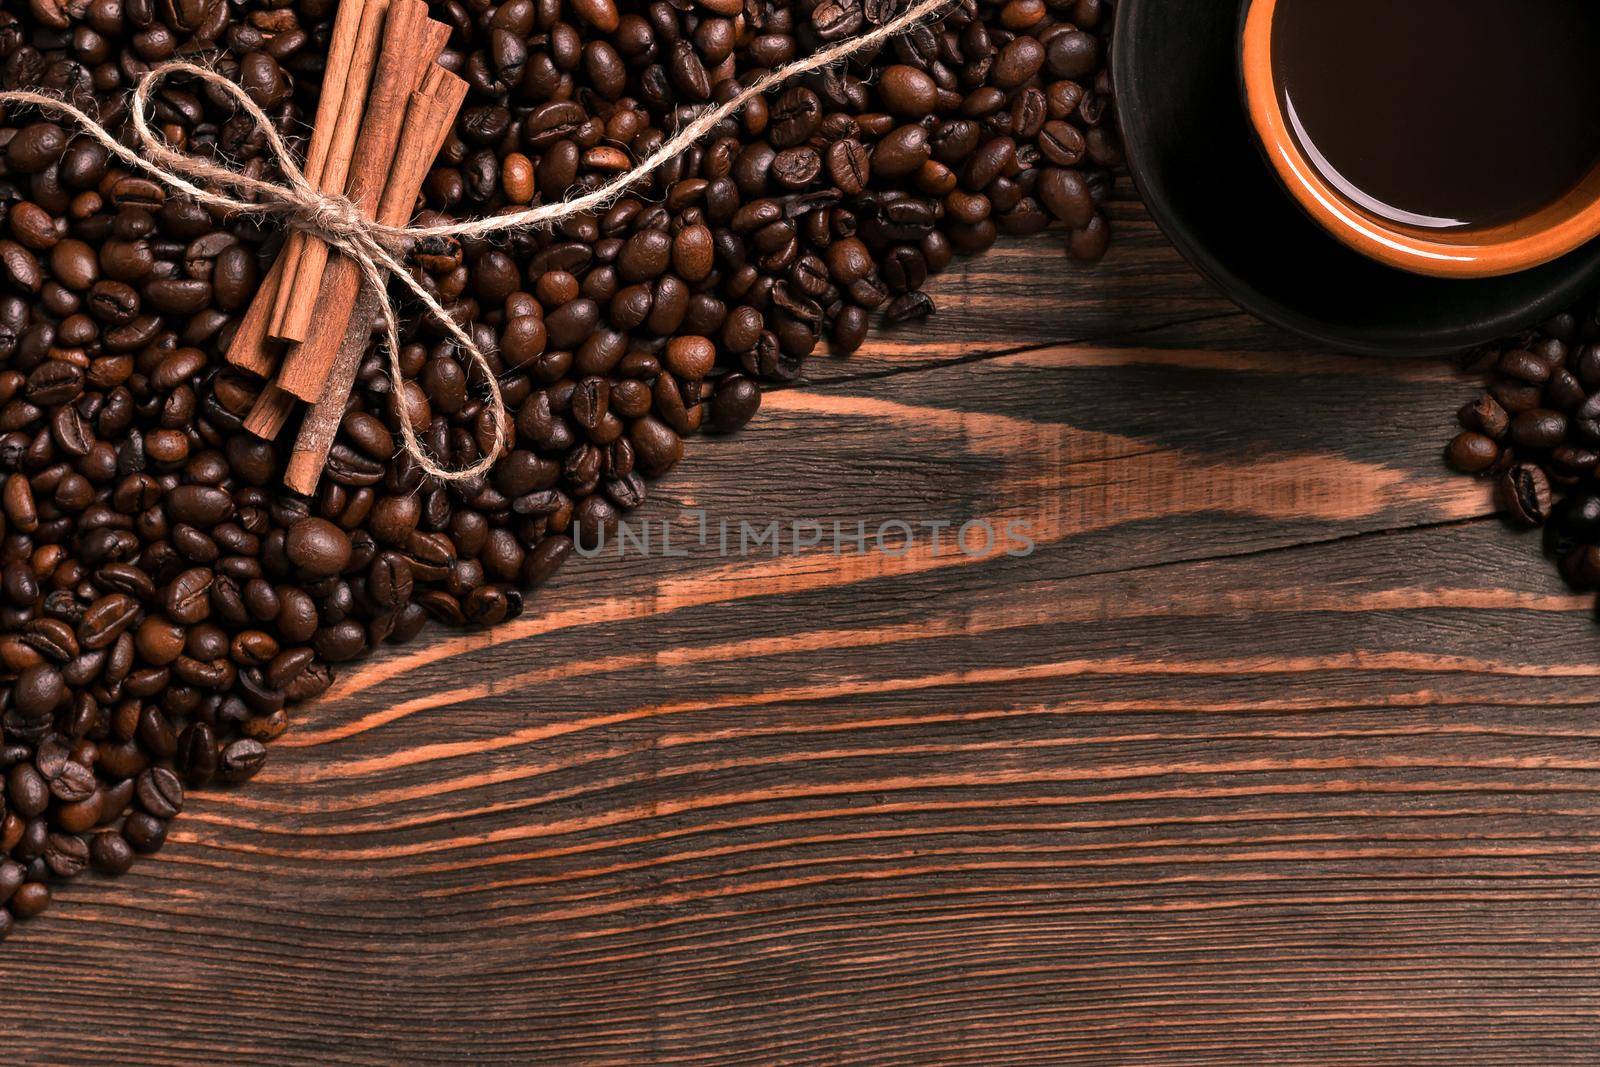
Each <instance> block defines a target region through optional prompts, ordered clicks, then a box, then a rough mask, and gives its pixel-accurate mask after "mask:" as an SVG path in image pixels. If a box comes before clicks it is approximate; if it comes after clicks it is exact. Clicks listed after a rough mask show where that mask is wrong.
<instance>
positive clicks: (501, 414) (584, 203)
mask: <svg viewBox="0 0 1600 1067" xmlns="http://www.w3.org/2000/svg"><path fill="white" fill-rule="evenodd" d="M952 2H953V0H919V2H918V3H915V4H913V5H912V6H911V7H910V8H908V9H907V10H906V11H905V12H903V13H902V14H900V15H898V16H897V17H895V18H894V19H892V20H890V21H889V22H886V23H884V24H883V25H882V26H879V27H877V28H876V29H873V30H871V31H869V32H868V33H865V34H863V35H861V36H860V37H857V38H855V39H853V40H850V41H847V42H845V43H843V44H837V45H834V46H832V47H830V48H825V49H823V50H822V51H820V52H817V53H815V54H813V55H811V56H808V57H806V58H805V59H800V60H796V61H794V62H793V63H788V64H785V65H784V66H782V67H779V68H778V69H776V70H773V71H770V72H768V73H766V74H764V75H762V76H761V77H760V78H757V79H756V80H755V81H754V82H752V83H750V84H749V85H748V86H746V87H744V88H743V89H741V90H739V92H738V93H736V94H735V95H734V96H733V97H731V98H730V99H729V100H727V101H726V102H725V103H722V104H718V105H716V106H714V107H708V108H705V109H703V110H701V111H700V113H699V114H697V115H695V116H694V117H693V118H692V119H690V120H689V121H688V122H687V123H685V124H684V125H683V127H682V128H681V129H680V130H679V131H678V132H677V133H676V134H674V135H673V136H672V137H670V138H668V139H667V140H666V141H664V142H662V144H661V145H660V147H658V148H656V149H655V151H653V152H651V153H650V154H649V155H648V156H646V157H645V158H644V159H643V160H641V161H640V162H639V163H638V164H636V165H635V166H634V167H633V168H632V169H631V170H628V171H626V172H624V173H623V174H621V175H618V176H617V177H616V178H613V179H612V180H611V181H609V182H607V183H606V184H604V185H602V186H600V187H599V188H597V189H594V190H593V191H591V192H587V193H584V194H582V195H580V196H575V197H572V198H570V199H567V200H561V201H558V202H556V203H552V204H541V205H539V206H537V207H531V208H525V209H523V210H520V211H514V212H508V213H505V214H501V215H493V216H490V217H487V218H481V219H475V220H471V221H468V222H458V223H448V224H445V225H439V226H386V225H384V224H382V223H379V222H376V221H374V220H372V219H369V218H367V217H366V216H365V215H363V214H362V213H361V211H360V210H359V209H358V208H357V207H356V205H355V204H354V203H352V202H351V201H350V200H349V199H347V198H346V197H344V196H339V195H330V194H327V193H323V192H321V191H320V190H318V189H317V188H316V186H314V185H313V184H312V183H311V182H310V181H309V180H308V179H307V178H306V176H305V172H304V171H302V170H301V169H300V166H299V164H298V163H296V162H295V159H294V154H293V153H292V152H290V150H289V146H288V145H287V144H286V143H285V142H284V140H283V138H282V137H281V136H280V135H279V133H278V131H277V129H276V128H275V127H274V126H273V123H272V120H271V119H269V118H268V117H267V114H266V112H264V111H262V110H261V108H260V107H259V106H257V104H256V103H255V101H254V100H251V99H250V96H249V94H248V93H246V92H245V91H244V90H243V89H242V88H240V87H239V86H238V85H236V84H235V83H233V82H232V81H230V80H228V79H227V78H225V77H223V76H222V75H221V74H219V73H218V72H216V71H215V70H211V69H209V68H207V67H202V66H198V65H196V64H194V63H186V62H182V61H175V62H168V63H162V64H160V65H159V66H156V67H153V68H151V69H150V70H149V71H147V72H146V73H145V74H144V75H143V76H142V77H141V78H140V79H139V82H138V84H137V85H136V86H135V87H134V91H133V96H132V99H131V102H130V107H129V121H130V122H131V123H132V126H133V131H134V133H135V135H136V136H137V138H138V141H139V145H140V147H141V148H142V150H143V152H144V153H145V154H141V153H140V152H139V151H135V150H134V149H132V148H129V147H127V146H125V145H124V144H122V142H121V141H119V140H118V139H117V138H116V137H115V136H114V135H113V134H112V133H111V131H110V130H107V129H106V128H105V127H104V126H102V125H100V123H98V122H97V121H95V120H94V119H93V118H91V117H90V116H89V115H88V114H87V113H85V112H84V111H83V110H82V109H81V108H79V107H77V106H75V105H74V104H72V103H71V102H70V101H68V100H64V99H62V98H60V97H57V96H51V95H49V94H46V93H38V92H30V91H27V90H15V91H8V92H0V106H5V105H15V106H22V107H34V108H38V109H39V110H41V111H46V112H54V113H56V114H60V115H65V116H67V117H69V118H71V119H72V120H73V121H74V122H76V123H77V125H78V126H79V127H80V128H81V129H82V132H83V133H84V134H86V135H87V136H89V137H90V138H92V139H93V140H95V141H97V142H99V143H100V145H102V146H103V147H104V148H105V149H106V150H107V151H108V152H110V153H111V154H112V155H114V156H116V157H117V159H119V160H121V161H122V162H123V163H125V164H126V165H127V166H129V167H130V168H132V169H135V170H138V171H142V172H144V173H146V174H148V175H150V176H151V177H152V178H154V179H156V180H157V181H159V182H161V183H162V184H163V185H166V186H167V187H169V188H171V189H174V190H177V191H178V192H179V193H182V194H183V195H185V196H187V197H189V198H190V199H192V200H194V201H196V202H198V203H200V204H203V205H205V206H207V207H211V208H215V209H218V210H221V211H226V212H233V213H237V214H241V215H259V216H279V217H282V218H283V219H284V220H285V221H286V222H287V223H288V224H289V225H290V226H291V227H293V228H295V229H300V230H304V231H306V232H307V233H310V234H312V235H314V236H316V237H318V238H320V239H321V240H323V241H325V242H326V243H327V244H328V245H329V246H330V247H331V248H333V249H335V250H337V251H338V252H340V253H341V254H343V255H345V256H347V257H349V259H350V260H351V261H352V262H354V263H355V264H356V266H357V267H359V268H360V270H361V274H362V277H363V279H364V284H365V285H367V286H368V287H370V289H371V291H372V292H373V293H374V294H375V297H376V299H375V304H376V306H377V310H378V314H379V316H380V317H381V319H382V321H383V327H384V342H385V347H386V348H387V350H388V359H389V377H390V382H391V384H392V386H393V388H394V390H395V396H396V398H397V400H399V401H400V402H401V403H402V404H403V403H404V395H405V393H404V390H405V385H406V378H405V375H404V374H403V372H402V370H401V367H400V324H399V316H398V313H397V312H396V311H395V306H394V303H393V301H392V300H391V299H390V298H389V295H388V288H389V287H388V281H389V279H390V278H398V279H399V280H400V281H401V282H402V283H403V285H404V286H405V288H406V289H408V290H409V291H410V293H411V295H412V296H413V297H415V298H416V299H417V300H418V301H419V302H421V304H422V305H423V306H424V307H425V308H426V309H427V310H428V311H429V312H430V313H432V315H433V316H434V318H435V319H436V320H437V321H438V322H439V323H440V324H441V325H442V326H443V327H444V329H445V332H446V333H447V334H449V336H450V339H451V340H452V341H454V342H455V344H456V345H457V346H458V347H459V348H460V349H461V350H462V351H464V352H466V353H467V355H468V356H469V357H470V358H471V360H472V362H473V364H474V365H475V366H476V367H477V368H478V370H479V371H481V372H482V374H483V378H484V381H485V382H487V383H488V390H489V410H490V413H491V417H492V419H493V423H494V443H493V447H491V448H490V450H489V452H488V453H487V454H486V455H485V456H483V458H481V459H479V460H478V461H477V462H476V463H473V464H472V465H471V466H468V467H463V468H460V469H458V470H449V469H447V468H444V467H441V466H440V465H439V464H437V463H435V462H434V461H433V459H432V458H430V457H429V456H428V454H427V452H426V451H425V450H424V449H423V447H422V445H421V442H420V441H418V439H417V435H416V431H415V430H414V429H412V426H411V420H410V419H408V418H406V417H404V415H402V417H401V418H400V419H399V420H398V421H399V423H400V433H401V436H402V438H403V442H404V446H405V450H406V451H407V452H408V453H409V454H410V455H411V457H412V458H413V459H414V460H416V462H417V464H418V465H419V466H420V467H421V469H422V470H423V471H424V472H425V473H427V474H429V475H432V476H433V477H435V478H438V479H440V480H442V481H446V482H463V481H469V480H471V479H473V478H478V477H480V476H482V475H484V474H487V473H488V472H489V470H490V469H491V468H492V467H493V466H494V464H495V463H496V462H498V460H499V459H500V457H501V456H502V455H504V453H505V451H506V448H507V423H508V422H509V417H508V414H507V411H506V404H505V397H504V396H503V394H502V393H501V390H500V382H499V378H498V375H496V373H495V370H494V367H493V365H492V364H491V363H490V362H489V359H488V356H486V355H485V354H484V352H483V350H482V349H481V348H480V347H479V346H478V344H477V342H475V341H474V340H473V339H472V337H471V336H470V335H469V334H468V333H467V331H466V330H464V329H462V328H461V326H460V325H459V324H457V323H456V321H455V320H454V318H453V317H452V316H451V315H450V313H449V312H448V311H446V310H445V308H444V306H443V305H441V304H440V303H439V301H438V300H437V299H436V298H435V297H434V296H433V295H432V294H431V293H429V292H428V290H427V289H426V288H424V287H423V285H422V284H421V283H420V282H418V281H417V280H416V279H415V278H413V277H412V276H411V273H410V272H409V271H408V270H406V268H405V264H404V263H403V262H401V259H400V257H401V256H403V254H404V249H406V248H407V247H409V245H410V243H411V242H412V241H415V240H417V239H419V238H426V237H490V236H495V235H502V234H509V233H513V232H515V231H518V230H526V229H532V228H534V227H537V226H544V225H550V224H553V223H558V222H561V221H562V220H564V219H569V218H572V217H574V216H576V215H583V214H587V213H589V212H592V211H596V210H599V209H601V208H603V207H605V206H607V205H608V204H610V203H611V202H612V201H613V200H616V199H617V198H618V197H620V196H622V195H623V194H624V193H626V192H627V191H628V189H629V187H631V186H632V185H633V184H634V183H635V182H637V181H639V180H640V179H642V178H646V177H649V176H650V175H651V174H653V173H655V171H656V170H657V169H658V168H660V167H661V166H662V165H663V164H665V163H667V162H669V161H671V160H673V159H675V158H677V157H678V156H679V155H681V154H682V153H683V152H684V151H685V150H687V149H688V148H689V147H690V146H691V145H693V144H694V142H696V141H698V140H699V139H700V138H701V137H703V136H705V135H706V134H707V133H709V132H710V131H711V130H712V129H713V128H715V127H716V126H717V124H718V123H720V122H722V121H723V120H724V119H726V118H728V117H729V116H731V115H733V114H735V113H736V112H738V111H739V109H740V108H742V107H744V105H745V104H747V103H749V102H750V101H751V100H753V99H755V98H756V97H758V96H761V95H763V94H765V93H767V92H769V91H771V90H772V89H775V88H778V87H779V86H781V85H783V84H784V83H786V82H788V81H789V80H790V79H792V78H794V77H796V76H797V75H801V74H808V73H810V72H812V71H815V70H821V69H822V68H824V67H828V66H831V65H833V64H835V63H838V62H840V61H842V60H846V59H849V58H851V57H852V56H855V55H858V54H860V53H862V52H865V51H867V50H869V49H871V48H874V47H876V46H877V45H880V44H882V43H884V42H885V41H888V40H889V39H891V38H893V37H896V36H898V35H900V34H902V33H904V32H906V31H907V30H909V29H911V28H912V27H913V26H915V25H916V24H918V23H920V22H922V21H923V20H925V19H928V18H930V17H932V16H933V15H934V14H935V13H936V12H938V11H940V10H941V9H943V8H946V7H948V6H950V5H951V4H952ZM180 74H183V75H188V76H190V77H193V78H196V79H198V80H200V81H202V82H205V83H207V84H208V85H211V86H214V87H215V88H217V89H219V90H220V91H222V92H224V93H226V94H227V95H228V96H230V97H231V98H232V99H233V101H234V102H235V103H236V104H237V105H238V106H239V107H240V108H241V109H242V110H243V111H244V112H245V114H247V115H249V116H250V118H251V120H252V121H254V122H255V124H256V126H257V128H258V129H259V130H260V131H261V133H262V135H263V137H264V138H265V140H266V143H267V149H268V151H269V153H270V154H271V156H272V157H273V159H274V160H275V161H276V162H277V164H278V169H279V171H280V172H281V173H282V175H283V183H282V184H278V183H275V182H267V181H262V180H261V179H259V178H252V177H250V176H249V175H247V174H244V173H242V172H240V171H238V170H234V169H232V168H231V167H227V166H224V165H222V164H220V163H215V162H212V161H209V160H205V159H201V158H199V157H197V156H191V155H186V154H184V153H182V152H179V151H177V150H175V149H173V148H171V147H170V146H168V144H167V143H166V140H165V139H164V138H163V137H162V136H161V135H160V134H159V133H158V132H157V131H156V130H155V129H154V128H153V127H152V126H151V125H150V114H149V111H150V100H151V97H152V96H153V95H154V94H155V91H156V89H157V87H158V86H160V84H161V83H162V82H163V81H165V80H166V79H167V78H169V77H172V76H174V75H180ZM190 179H193V180H192V181H191V180H190ZM196 182H200V183H204V184H203V186H202V185H199V184H196ZM222 190H228V191H229V192H231V193H233V194H235V195H229V192H224V191H222ZM244 197H252V198H253V199H244Z"/></svg>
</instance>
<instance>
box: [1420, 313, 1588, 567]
mask: <svg viewBox="0 0 1600 1067" xmlns="http://www.w3.org/2000/svg"><path fill="white" fill-rule="evenodd" d="M1468 369H1469V370H1472V371H1477V372H1480V373H1482V374H1483V375H1484V379H1485V389H1484V391H1483V392H1482V393H1481V394H1480V395H1479V396H1478V397H1477V399H1475V400H1473V401H1472V402H1470V403H1469V404H1467V405H1466V406H1465V407H1463V408H1462V409H1461V411H1460V414H1459V419H1460V422H1461V425H1462V426H1463V427H1464V428H1463V430H1462V431H1461V433H1459V434H1457V435H1456V437H1455V438H1454V439H1453V440H1451V442H1450V444H1449V446H1448V447H1447V448H1446V449H1445V459H1446V461H1447V462H1448V463H1449V464H1450V466H1452V467H1454V468H1455V469H1456V470H1458V471H1461V472H1463V473H1466V474H1473V475H1476V476H1478V477H1481V478H1492V479H1494V481H1495V484H1496V486H1497V495H1498V499H1499V503H1500V507H1501V510H1502V512H1503V513H1504V515H1505V516H1506V518H1507V519H1508V521H1510V522H1512V523H1514V524H1516V525H1519V526H1525V527H1536V526H1542V527H1544V533H1545V538H1544V544H1545V551H1546V552H1547V553H1548V554H1549V555H1550V556H1551V557H1552V558H1553V559H1554V560H1555V561H1556V562H1557V564H1558V565H1559V566H1560V568H1561V573H1562V575H1563V576H1564V577H1565V578H1566V580H1567V582H1568V583H1569V584H1570V585H1572V587H1573V588H1575V589H1577V590H1580V591H1584V592H1594V591H1596V590H1600V487H1597V485H1596V482H1595V477H1596V474H1597V473H1600V305H1596V304H1591V305H1590V306H1588V307H1586V308H1583V309H1580V310H1578V311H1574V312H1570V313H1567V314H1563V315H1560V316H1557V317H1556V318H1554V319H1552V320H1551V321H1550V322H1547V323H1545V324H1544V325H1543V326H1542V327H1540V329H1539V330H1537V331H1535V332H1533V333H1530V334H1528V335H1527V336H1524V337H1520V338H1517V339H1515V340H1513V341H1510V342H1508V343H1506V344H1504V345H1501V346H1496V347H1493V348H1490V349H1486V350H1484V351H1481V352H1476V353H1473V354H1472V355H1471V356H1470V357H1469V358H1468Z"/></svg>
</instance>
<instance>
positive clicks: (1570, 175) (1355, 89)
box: [1272, 0, 1600, 229]
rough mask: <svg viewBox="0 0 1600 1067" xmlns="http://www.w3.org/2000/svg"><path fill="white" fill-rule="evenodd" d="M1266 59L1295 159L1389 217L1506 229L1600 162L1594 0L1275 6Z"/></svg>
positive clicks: (1287, 1)
mask: <svg viewBox="0 0 1600 1067" xmlns="http://www.w3.org/2000/svg"><path fill="white" fill-rule="evenodd" d="M1272 56H1273V74H1274V76H1275V78H1276V79H1277V84H1278V91H1279V93H1280V96H1281V99H1282V103H1283V106H1284V114H1285V117H1286V118H1287V120H1288V122H1289V128H1290V130H1291V131H1293V133H1294V135H1295V138H1296V141H1297V142H1298V144H1299V146H1300V149H1301V151H1302V152H1304V153H1305V155H1306V157H1307V158H1308V159H1309V160H1310V162H1311V163H1312V165H1313V166H1315V167H1316V168H1317V170H1318V171H1319V172H1320V173H1321V174H1322V176H1323V177H1324V178H1326V179H1327V180H1328V181H1329V182H1330V183H1332V184H1333V185H1334V186H1335V187H1336V188H1338V189H1339V190H1340V191H1341V192H1342V193H1343V194H1344V195H1345V196H1347V197H1348V198H1349V199H1350V200H1351V201H1352V202H1353V203H1356V204H1357V205H1359V206H1361V207H1362V208H1364V209H1366V210H1367V211H1370V212H1372V213H1373V214H1374V215H1377V216H1380V217H1382V218H1385V219H1389V220H1390V221H1393V222H1400V223H1405V224H1408V225H1412V226H1420V227H1426V228H1429V229H1457V228H1461V227H1469V226H1471V227H1481V226H1493V225H1496V224H1499V223H1503V222H1510V221H1513V220H1515V219H1519V218H1523V217H1526V216H1527V215H1529V214H1532V213H1533V212H1535V211H1538V210H1539V209H1540V208H1544V207H1548V206H1549V205H1550V204H1552V203H1555V202H1556V201H1557V200H1559V199H1560V198H1561V197H1563V196H1565V195H1566V194H1567V193H1570V192H1571V191H1572V190H1573V189H1574V188H1575V187H1576V186H1577V185H1578V183H1579V182H1580V181H1582V180H1583V178H1584V177H1585V176H1586V175H1588V173H1589V172H1590V171H1591V170H1592V169H1594V167H1595V165H1596V163H1597V162H1600V0H1278V7H1277V17H1276V19H1275V20H1274V23H1273V37H1272Z"/></svg>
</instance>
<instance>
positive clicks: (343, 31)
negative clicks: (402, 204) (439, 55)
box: [227, 0, 388, 377]
mask: <svg viewBox="0 0 1600 1067" xmlns="http://www.w3.org/2000/svg"><path fill="white" fill-rule="evenodd" d="M387 4H388V0H342V3H341V4H340V5H339V12H338V14H337V15H335V16H334V21H333V38H332V40H331V41H330V42H329V45H328V64H327V69H326V72H325V73H324V74H323V82H322V98H321V100H319V101H318V102H317V117H316V122H315V125H314V126H313V128H312V131H311V144H310V146H309V147H308V148H307V149H306V162H305V166H304V168H303V170H304V172H305V175H306V177H307V178H308V179H309V180H310V181H311V182H312V183H313V184H318V183H320V180H321V177H322V174H323V172H324V169H325V167H326V165H327V159H328V150H329V148H330V146H331V144H332V140H333V132H334V126H335V120H336V119H337V118H338V115H339V112H340V110H341V108H342V107H343V105H344V99H345V95H346V93H345V90H346V87H347V86H348V84H349V80H350V68H351V65H352V64H353V63H354V62H355V58H356V43H357V38H358V36H359V33H360V28H361V23H362V19H363V16H364V15H365V14H366V12H367V10H368V8H369V7H371V6H376V7H378V8H379V9H380V17H381V9H382V8H384V7H386V6H387ZM362 92H363V93H364V92H365V89H364V88H363V90H362ZM341 181H342V179H341ZM318 188H321V186H320V184H318ZM304 241H305V235H304V234H302V233H301V232H300V231H298V230H296V231H295V232H293V233H291V234H290V235H289V237H288V239H287V240H286V241H285V242H284V246H283V249H282V251H280V252H279V253H278V258H277V260H276V261H275V262H274V263H273V265H272V269H271V270H270V271H268V273H267V277H266V279H265V280H264V281H263V283H262V285H261V288H260V289H258V290H257V291H256V295H255V298H254V299H253V300H252V301H251V302H250V307H249V309H248V310H247V311H246V312H245V317H244V319H243V320H242V321H241V322H240V323H239V327H238V329H237V330H235V331H234V338H233V343H232V344H230V345H229V346H228V352H227V360H228V362H229V363H231V364H232V365H234V366H235V367H240V368H243V369H244V370H248V371H251V372H253V373H256V374H259V375H262V376H263V377H265V376H266V375H268V374H270V373H272V368H273V366H274V365H275V364H276V363H277V359H276V356H275V354H274V353H273V352H272V350H271V349H270V348H269V347H268V345H267V336H268V333H269V330H270V327H271V326H272V323H273V322H274V315H275V310H276V306H277V304H278V301H279V298H280V296H285V295H286V294H287V293H288V292H289V290H290V288H291V286H289V285H285V284H283V281H284V277H285V275H286V274H288V275H289V277H291V278H292V277H293V265H294V264H295V263H296V261H297V259H298V255H299V249H300V248H301V247H302V246H303V244H304Z"/></svg>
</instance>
